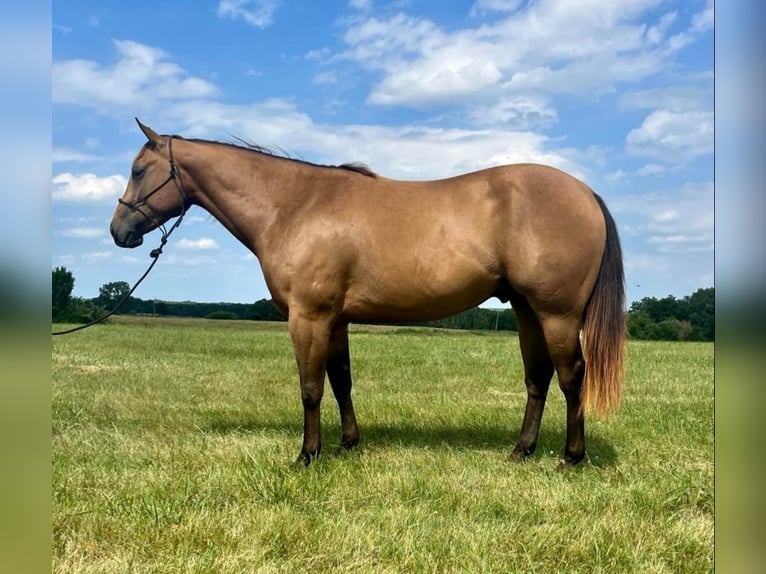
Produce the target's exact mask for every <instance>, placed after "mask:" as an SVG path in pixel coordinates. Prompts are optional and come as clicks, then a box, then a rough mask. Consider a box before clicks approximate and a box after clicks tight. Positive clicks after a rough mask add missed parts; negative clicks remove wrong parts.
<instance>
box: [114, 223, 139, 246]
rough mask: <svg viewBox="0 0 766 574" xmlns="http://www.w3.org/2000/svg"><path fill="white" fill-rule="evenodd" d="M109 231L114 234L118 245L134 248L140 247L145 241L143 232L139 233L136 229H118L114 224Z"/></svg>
mask: <svg viewBox="0 0 766 574" xmlns="http://www.w3.org/2000/svg"><path fill="white" fill-rule="evenodd" d="M109 231H110V232H111V234H112V238H113V239H114V242H115V243H116V244H117V246H118V247H127V248H130V249H132V248H133V247H138V246H139V245H141V244H142V243H143V242H144V236H143V234H142V233H138V232H137V231H135V230H134V229H127V230H125V229H118V228H116V227H115V226H114V224H112V225H110V226H109Z"/></svg>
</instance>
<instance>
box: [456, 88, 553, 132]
mask: <svg viewBox="0 0 766 574" xmlns="http://www.w3.org/2000/svg"><path fill="white" fill-rule="evenodd" d="M470 116H471V118H472V119H473V120H474V121H475V122H476V123H477V124H479V125H496V126H497V125H504V126H508V127H510V128H513V129H530V128H533V127H546V126H549V125H551V124H553V123H555V121H556V119H557V118H558V114H557V113H556V109H555V108H554V107H553V106H551V104H550V101H549V99H548V98H546V97H544V96H538V95H530V94H520V95H517V96H508V97H501V98H500V99H498V100H496V101H495V102H493V103H492V104H489V105H478V106H476V107H474V108H473V109H472V110H471V111H470Z"/></svg>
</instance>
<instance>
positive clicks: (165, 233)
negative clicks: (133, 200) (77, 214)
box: [51, 136, 188, 335]
mask: <svg viewBox="0 0 766 574" xmlns="http://www.w3.org/2000/svg"><path fill="white" fill-rule="evenodd" d="M172 141H173V136H170V139H169V140H168V152H169V153H168V156H169V162H170V176H169V177H168V179H167V180H166V181H165V183H168V182H169V181H170V180H171V179H172V180H174V181H175V183H176V187H178V191H179V192H180V193H181V215H180V216H179V217H178V219H176V220H175V222H174V223H173V225H172V226H171V227H170V230H166V229H165V225H163V224H161V225H160V229H161V230H162V238H161V239H160V244H159V245H158V246H157V247H155V248H154V249H152V250H151V251H150V252H149V257H151V258H152V262H151V263H150V264H149V267H147V268H146V271H144V274H143V275H141V277H139V278H138V281H136V282H135V283H134V284H133V287H131V289H130V291H128V293H127V294H126V295H125V296H124V297H123V298H122V299H120V301H119V302H118V303H117V305H115V306H114V308H113V309H112V310H111V311H109V312H108V313H106V314H105V315H103V316H101V317H99V318H98V319H94V320H93V321H90V322H89V323H85V324H84V325H78V326H77V327H72V328H71V329H64V330H63V331H53V332H52V333H51V335H68V334H69V333H74V332H76V331H82V330H83V329H87V328H88V327H92V326H93V325H96V324H98V323H101V322H102V321H105V320H106V319H108V318H109V317H111V316H112V315H114V314H115V313H116V312H117V311H118V310H119V309H120V307H122V306H123V305H124V304H125V302H126V301H127V300H128V298H129V297H130V296H131V295H132V294H133V292H134V291H135V290H136V288H137V287H138V286H139V285H141V282H142V281H143V280H144V279H146V276H147V275H149V272H150V271H151V270H152V268H154V265H155V264H156V263H157V261H159V258H160V255H162V250H163V249H164V248H165V244H166V243H167V242H168V237H170V234H171V233H173V231H175V230H176V229H178V226H179V225H181V222H182V221H183V219H184V215H186V202H187V198H188V196H187V195H186V191H185V190H184V187H183V183H182V182H181V179H180V176H179V179H176V173H177V172H176V164H175V162H174V161H173V148H172V147H171V142H172ZM163 185H164V184H163ZM158 189H159V188H157V189H155V190H154V191H157V190H158ZM151 193H154V192H151ZM151 193H150V194H149V195H151ZM149 195H147V196H146V197H148V196H149ZM146 197H145V198H144V199H146ZM121 203H123V202H121ZM129 207H130V205H129ZM144 217H146V215H144Z"/></svg>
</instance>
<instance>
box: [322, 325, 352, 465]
mask: <svg viewBox="0 0 766 574" xmlns="http://www.w3.org/2000/svg"><path fill="white" fill-rule="evenodd" d="M327 377H328V378H329V379H330V386H331V387H332V392H333V394H334V395H335V400H336V401H338V409H339V410H340V422H341V438H340V448H339V449H338V450H339V451H341V452H342V451H344V450H351V449H352V448H354V447H355V446H356V445H357V444H358V443H359V428H358V427H357V426H356V415H355V414H354V405H353V403H352V402H351V359H350V357H349V352H348V325H336V326H335V328H334V329H333V331H332V333H331V335H330V349H329V353H328V355H327Z"/></svg>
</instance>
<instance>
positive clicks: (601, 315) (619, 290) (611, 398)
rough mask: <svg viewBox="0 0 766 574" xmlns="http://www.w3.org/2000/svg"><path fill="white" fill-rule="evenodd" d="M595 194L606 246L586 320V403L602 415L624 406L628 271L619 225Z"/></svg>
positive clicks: (584, 341) (584, 338)
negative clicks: (625, 271)
mask: <svg viewBox="0 0 766 574" xmlns="http://www.w3.org/2000/svg"><path fill="white" fill-rule="evenodd" d="M594 195H595V196H596V201H598V205H599V207H600V208H601V212H602V213H603V214H604V221H605V223H606V246H605V248H604V255H603V257H602V259H601V268H600V269H599V272H598V277H597V278H596V284H595V285H594V287H593V293H591V296H590V300H589V301H588V305H587V307H586V309H585V316H584V318H583V324H582V335H583V354H584V356H585V381H584V383H583V405H584V408H586V409H588V410H592V411H595V413H596V415H598V416H599V417H602V416H604V415H605V414H607V413H610V412H616V411H617V409H618V408H619V406H620V393H621V387H622V380H623V378H624V373H625V336H626V325H625V273H624V270H623V265H622V248H621V247H620V238H619V236H618V234H617V226H616V225H615V223H614V219H613V218H612V215H611V214H610V213H609V210H608V209H607V207H606V204H605V203H604V200H603V199H601V197H599V196H598V195H596V194H595V193H594Z"/></svg>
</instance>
